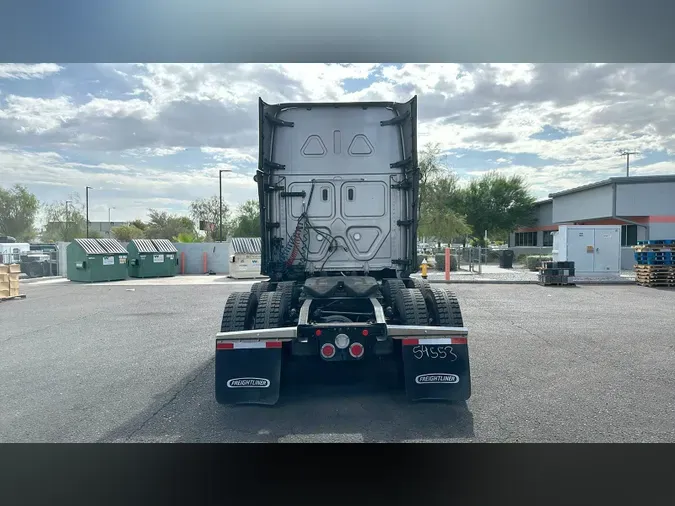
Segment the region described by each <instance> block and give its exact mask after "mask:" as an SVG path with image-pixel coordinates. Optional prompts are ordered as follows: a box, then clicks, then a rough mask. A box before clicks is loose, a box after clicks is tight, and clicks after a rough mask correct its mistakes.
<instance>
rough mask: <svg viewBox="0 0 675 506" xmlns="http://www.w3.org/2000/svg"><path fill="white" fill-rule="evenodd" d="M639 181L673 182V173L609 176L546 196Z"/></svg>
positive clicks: (557, 195)
mask: <svg viewBox="0 0 675 506" xmlns="http://www.w3.org/2000/svg"><path fill="white" fill-rule="evenodd" d="M640 183H675V174H672V175H663V176H632V177H625V176H624V177H610V178H609V179H603V180H602V181H597V182H595V183H590V184H585V185H583V186H577V187H576V188H570V189H569V190H562V191H559V192H556V193H549V195H548V196H549V197H550V198H552V199H553V198H555V197H561V196H563V195H569V194H570V193H577V192H582V191H585V190H590V189H592V188H599V187H601V186H607V185H610V184H640Z"/></svg>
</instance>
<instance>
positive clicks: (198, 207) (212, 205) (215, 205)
mask: <svg viewBox="0 0 675 506" xmlns="http://www.w3.org/2000/svg"><path fill="white" fill-rule="evenodd" d="M190 216H191V217H192V219H193V220H194V221H196V222H197V223H199V222H200V221H202V220H204V221H206V222H208V223H214V224H215V225H216V229H215V230H214V231H213V232H211V231H207V232H206V238H207V240H212V241H215V240H220V217H221V215H220V197H219V196H218V195H214V196H213V197H209V198H206V199H198V200H195V201H194V202H192V203H191V204H190ZM222 219H223V237H222V239H223V240H225V239H227V236H228V232H229V230H230V221H229V219H230V207H229V206H228V205H227V204H226V203H225V202H223V214H222Z"/></svg>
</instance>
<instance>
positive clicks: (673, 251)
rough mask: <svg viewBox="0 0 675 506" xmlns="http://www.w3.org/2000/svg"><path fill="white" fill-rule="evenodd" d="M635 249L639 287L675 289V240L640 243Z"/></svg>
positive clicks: (636, 279) (636, 275) (636, 276)
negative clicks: (667, 287)
mask: <svg viewBox="0 0 675 506" xmlns="http://www.w3.org/2000/svg"><path fill="white" fill-rule="evenodd" d="M634 249H635V262H636V265H635V281H636V282H637V284H638V285H643V286H650V287H655V286H669V287H675V239H669V240H668V239H664V240H653V241H638V245H637V246H635V247H634Z"/></svg>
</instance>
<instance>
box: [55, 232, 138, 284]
mask: <svg viewBox="0 0 675 506" xmlns="http://www.w3.org/2000/svg"><path fill="white" fill-rule="evenodd" d="M66 255H67V259H68V264H67V277H68V279H69V280H71V281H80V282H84V283H95V282H97V281H120V280H123V279H126V278H127V257H128V253H127V250H125V249H124V247H123V246H122V245H121V244H120V243H119V242H117V241H116V240H115V239H75V240H74V241H73V242H71V243H70V244H69V245H68V247H67V249H66Z"/></svg>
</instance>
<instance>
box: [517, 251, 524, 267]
mask: <svg viewBox="0 0 675 506" xmlns="http://www.w3.org/2000/svg"><path fill="white" fill-rule="evenodd" d="M516 263H517V264H520V265H527V255H525V254H524V253H523V254H522V255H518V257H517V258H516Z"/></svg>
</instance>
